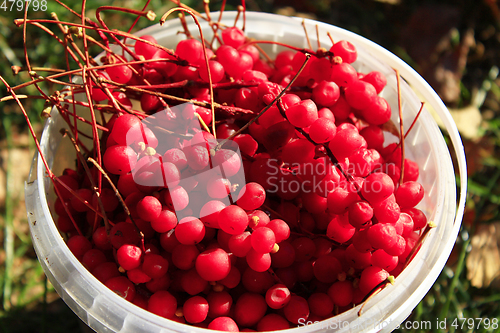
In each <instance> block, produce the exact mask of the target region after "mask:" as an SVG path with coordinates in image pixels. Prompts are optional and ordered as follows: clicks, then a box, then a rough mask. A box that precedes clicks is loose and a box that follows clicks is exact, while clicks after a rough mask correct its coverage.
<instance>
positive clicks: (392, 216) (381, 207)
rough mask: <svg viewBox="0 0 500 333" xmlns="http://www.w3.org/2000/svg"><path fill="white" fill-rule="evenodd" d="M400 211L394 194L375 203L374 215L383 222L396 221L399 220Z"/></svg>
mask: <svg viewBox="0 0 500 333" xmlns="http://www.w3.org/2000/svg"><path fill="white" fill-rule="evenodd" d="M400 212H401V210H400V208H399V205H398V204H397V202H396V198H395V197H394V194H391V195H390V196H388V197H387V198H385V199H384V200H382V201H379V202H376V203H374V204H373V215H374V216H375V217H376V218H377V220H378V221H379V222H382V223H396V222H397V221H398V220H399V215H400Z"/></svg>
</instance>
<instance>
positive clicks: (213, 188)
mask: <svg viewBox="0 0 500 333" xmlns="http://www.w3.org/2000/svg"><path fill="white" fill-rule="evenodd" d="M207 193H208V195H209V196H210V198H213V199H223V198H226V197H227V196H228V195H229V193H231V183H230V182H229V180H228V179H227V178H222V177H216V178H210V179H209V180H208V182H207Z"/></svg>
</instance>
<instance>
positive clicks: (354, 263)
mask: <svg viewBox="0 0 500 333" xmlns="http://www.w3.org/2000/svg"><path fill="white" fill-rule="evenodd" d="M345 261H346V263H347V264H348V265H349V266H351V267H353V268H354V269H364V268H366V267H368V266H370V265H371V264H372V254H371V252H369V251H367V252H361V251H359V250H358V249H357V248H356V247H355V246H354V244H351V245H349V246H348V247H347V249H346V250H345Z"/></svg>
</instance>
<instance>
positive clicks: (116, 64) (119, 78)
mask: <svg viewBox="0 0 500 333" xmlns="http://www.w3.org/2000/svg"><path fill="white" fill-rule="evenodd" d="M110 64H112V66H111V67H106V72H107V73H108V75H109V78H110V79H111V81H115V82H117V83H122V84H125V83H127V82H129V81H130V79H131V78H132V75H133V72H132V69H131V68H130V67H129V66H127V65H126V61H125V62H124V63H123V65H122V62H121V61H120V60H118V59H115V58H113V59H112V60H111V61H110Z"/></svg>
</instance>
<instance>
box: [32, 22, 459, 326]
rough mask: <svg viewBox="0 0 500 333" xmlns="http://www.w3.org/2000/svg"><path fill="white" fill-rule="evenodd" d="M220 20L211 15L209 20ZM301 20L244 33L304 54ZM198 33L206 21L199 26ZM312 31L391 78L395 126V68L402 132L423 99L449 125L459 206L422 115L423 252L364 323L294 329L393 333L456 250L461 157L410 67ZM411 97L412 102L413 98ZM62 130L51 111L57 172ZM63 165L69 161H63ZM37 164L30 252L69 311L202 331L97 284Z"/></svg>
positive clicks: (416, 151) (443, 154)
mask: <svg viewBox="0 0 500 333" xmlns="http://www.w3.org/2000/svg"><path fill="white" fill-rule="evenodd" d="M214 15H217V14H214ZM235 15H236V13H234V12H226V13H224V16H223V20H222V23H223V24H226V25H229V26H232V25H233V22H234V20H235ZM301 21H302V19H297V18H290V17H284V16H278V15H273V14H265V13H252V12H247V13H246V33H247V35H248V36H249V37H253V38H255V39H256V40H271V41H280V42H283V43H287V44H290V45H294V46H298V47H307V44H306V41H305V38H304V30H303V27H302V25H301ZM202 24H203V22H202ZM316 25H317V26H318V30H319V35H320V36H321V37H320V38H321V42H322V44H323V46H324V47H325V48H327V49H328V48H329V46H328V43H330V41H329V39H328V37H327V35H326V33H327V32H330V34H331V35H332V37H333V38H334V40H336V41H338V40H342V39H345V40H348V41H350V42H351V43H353V44H354V45H355V46H356V47H357V49H358V60H357V61H356V63H354V64H353V65H355V67H356V68H357V69H358V71H362V72H369V71H372V70H378V71H380V72H382V73H383V74H384V75H385V76H386V77H387V78H388V85H387V87H386V88H385V89H384V91H383V92H382V96H383V97H385V98H386V99H387V100H388V101H389V103H390V104H391V107H392V110H393V117H392V120H393V121H394V122H395V123H397V122H398V115H397V110H398V108H397V85H396V77H395V74H394V71H393V68H396V69H398V70H399V72H400V74H401V76H402V77H403V78H404V79H405V81H406V82H408V83H409V84H410V85H411V87H412V88H410V86H408V85H407V84H406V83H405V82H404V80H403V81H402V96H403V114H404V118H403V120H404V124H406V129H407V128H408V126H409V124H411V122H412V121H413V119H414V118H415V116H416V114H417V112H418V110H419V108H420V101H421V99H420V98H423V99H424V100H425V102H426V106H427V107H429V108H432V109H433V110H434V111H435V113H436V114H437V115H439V117H440V118H441V120H442V122H443V123H444V125H445V126H446V130H447V131H448V133H449V135H450V138H451V141H452V143H453V149H454V154H455V155H456V157H457V161H458V166H459V175H460V180H461V184H462V187H461V188H460V193H459V198H458V204H457V187H456V183H455V173H454V169H453V164H452V160H451V157H450V152H449V151H448V148H447V145H446V143H445V141H444V138H443V136H442V134H441V132H440V130H439V128H438V126H437V124H436V122H435V121H434V119H433V118H432V116H431V115H430V113H429V112H428V111H427V107H425V108H424V111H423V112H422V114H421V115H420V117H419V118H418V120H417V122H416V125H415V127H414V128H413V129H412V131H411V132H410V135H409V136H408V138H407V139H406V141H405V146H406V150H405V151H406V156H407V157H409V158H411V159H413V160H414V161H416V162H417V163H418V165H419V166H420V179H419V181H420V182H421V183H422V185H423V186H424V188H425V190H426V194H425V198H424V200H423V201H422V203H421V204H420V205H419V206H418V207H419V208H420V209H422V210H423V211H424V212H425V213H426V215H427V218H428V220H430V221H434V223H435V224H436V225H437V227H436V228H434V229H432V230H431V232H430V233H429V235H428V237H427V238H426V239H425V241H424V243H423V246H422V248H421V249H420V251H419V252H418V253H417V255H416V257H415V258H414V259H413V260H412V261H411V263H410V264H409V266H408V267H407V268H406V269H405V270H404V271H403V272H402V273H401V274H400V275H399V276H398V278H397V279H396V282H395V284H394V285H390V286H388V287H386V288H385V289H384V290H383V291H382V292H380V293H379V294H377V295H376V296H375V297H373V298H372V299H370V300H369V301H368V302H367V304H365V305H364V308H363V312H362V314H361V316H358V311H359V308H360V306H357V307H356V308H353V309H351V310H349V311H347V312H344V313H342V314H340V315H338V316H336V317H333V318H330V319H327V320H325V321H322V322H320V323H316V324H311V325H301V326H299V327H297V328H293V329H290V331H293V332H299V331H300V332H303V333H305V332H323V331H324V332H326V331H327V330H328V331H337V332H378V331H382V332H389V331H392V330H393V329H394V328H395V327H396V326H397V325H398V324H400V323H401V322H403V321H404V320H405V319H406V318H407V317H408V316H409V315H410V313H411V311H412V310H413V309H414V308H415V306H416V305H417V304H418V303H419V302H420V300H421V299H422V298H423V297H424V296H425V294H426V293H427V292H428V291H429V289H430V288H431V286H432V285H433V283H434V282H435V280H436V279H437V277H438V275H439V274H440V272H441V270H442V269H443V267H444V265H445V263H446V261H447V259H448V256H449V255H450V252H451V250H452V248H453V245H454V243H455V240H456V237H457V234H458V231H459V228H460V224H461V220H462V216H463V210H464V205H465V194H466V184H467V175H466V164H465V155H464V150H463V146H462V142H461V139H460V136H459V134H458V131H457V128H456V126H455V124H454V122H453V120H452V118H451V116H450V114H449V113H448V111H447V109H446V107H445V106H444V104H443V103H442V101H441V100H440V98H439V97H438V96H437V94H436V93H435V92H434V91H433V90H432V88H431V87H430V86H429V85H428V84H427V83H426V82H425V81H424V80H423V79H422V77H420V75H419V74H417V73H416V72H415V71H414V70H413V69H412V68H411V67H409V66H408V65H407V64H406V63H404V62H403V61H402V60H401V59H399V58H398V57H396V56H395V55H393V54H392V53H390V52H388V51H387V50H385V49H384V48H382V47H380V46H378V45H377V44H375V43H373V42H371V41H369V40H367V39H365V38H363V37H360V36H358V35H356V34H353V33H351V32H348V31H346V30H343V29H340V28H337V27H334V26H331V25H328V24H324V23H321V22H316V21H312V20H306V21H305V27H306V29H307V30H308V31H309V37H310V39H311V42H312V43H313V45H316V44H317V41H316V39H315V38H316V33H315V30H316ZM189 28H190V30H191V32H192V33H193V34H194V35H197V31H198V29H197V27H196V26H195V25H194V23H192V24H190V25H189ZM179 30H182V29H181V27H180V24H179V20H177V19H176V20H172V21H167V23H166V24H165V25H164V26H162V27H161V26H159V25H155V26H152V27H150V28H147V29H145V30H142V31H141V32H140V33H139V34H138V35H146V34H148V35H153V36H154V37H155V38H156V39H157V40H158V42H159V43H160V44H162V45H164V46H167V47H170V48H174V47H175V45H176V44H177V42H178V41H180V40H181V39H183V38H184V35H182V34H177V32H178V31H179ZM204 33H205V38H207V39H209V38H210V36H211V29H210V28H208V27H207V25H206V24H205V25H204ZM262 47H263V48H264V49H265V50H266V52H267V53H268V54H270V55H272V54H276V53H277V52H278V51H280V50H282V48H280V47H277V46H275V45H263V46H262ZM414 91H416V92H417V93H418V96H419V97H417V94H415V92H414ZM62 126H64V121H63V120H62V118H61V117H60V116H59V115H58V114H57V112H54V113H53V114H52V117H51V118H49V119H48V121H47V123H46V125H45V129H44V132H43V135H42V137H41V147H42V150H43V153H44V155H45V156H46V158H47V160H48V162H49V165H55V164H61V163H62V162H60V161H61V159H62V158H64V156H62V155H61V153H60V152H59V153H58V147H59V143H60V141H61V136H60V133H59V129H60V128H61V127H62ZM66 158H67V157H66ZM38 160H39V158H38V157H37V156H35V159H34V161H33V165H32V170H31V175H30V179H29V181H28V182H27V183H26V186H25V189H26V208H27V213H28V219H29V222H30V229H31V236H32V239H33V246H34V248H35V250H36V253H37V255H38V258H39V261H40V263H41V265H42V267H43V269H44V271H45V274H46V275H47V276H48V278H49V280H50V281H51V283H52V284H53V285H54V287H55V289H56V291H57V292H58V293H59V295H60V296H61V297H62V299H63V300H64V301H65V302H66V304H67V305H68V306H69V307H70V308H71V309H72V310H73V311H74V312H75V313H76V314H77V315H78V316H79V317H80V318H81V319H82V320H83V322H85V323H86V324H87V325H88V326H90V327H91V328H92V329H94V330H95V331H97V332H123V333H124V332H130V333H132V332H134V333H135V332H203V331H205V330H204V329H201V328H197V327H193V326H189V325H185V324H179V323H176V322H173V321H170V320H167V319H164V318H161V317H159V316H156V315H154V314H152V313H149V312H147V311H145V310H143V309H141V308H139V307H137V306H135V305H133V304H132V303H130V302H128V301H125V300H124V299H122V298H121V297H119V296H118V295H116V294H115V293H114V292H113V291H111V290H110V289H108V288H107V287H105V286H104V285H103V284H102V283H100V282H99V281H98V280H97V279H96V278H95V277H94V276H93V275H92V274H91V273H90V272H88V271H87V270H86V269H85V267H84V266H83V265H82V264H81V263H80V262H79V261H78V260H77V259H76V258H75V257H74V256H73V254H72V253H71V251H70V250H69V249H68V247H67V246H66V244H65V242H64V240H63V238H62V237H61V236H60V234H59V231H58V230H57V228H56V225H55V223H54V220H53V217H52V215H51V212H50V209H49V206H50V205H49V199H48V198H49V190H50V180H49V179H48V177H47V176H46V171H45V168H44V166H43V164H42V163H37V161H38Z"/></svg>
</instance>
